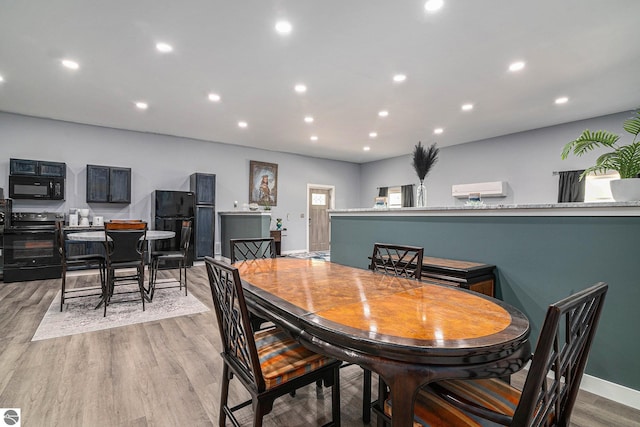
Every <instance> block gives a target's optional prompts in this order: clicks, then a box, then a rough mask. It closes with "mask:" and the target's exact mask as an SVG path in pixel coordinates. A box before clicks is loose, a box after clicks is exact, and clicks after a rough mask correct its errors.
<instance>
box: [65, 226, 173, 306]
mask: <svg viewBox="0 0 640 427" xmlns="http://www.w3.org/2000/svg"><path fill="white" fill-rule="evenodd" d="M175 235H176V233H175V232H174V231H167V230H147V235H146V237H147V242H150V241H151V240H161V239H173V238H174V237H175ZM105 236H106V234H105V232H104V230H103V231H80V232H78V233H68V234H67V239H69V240H73V241H84V242H104V241H105ZM153 286H154V284H153V283H151V284H149V287H148V288H145V297H146V300H147V301H149V302H151V297H152V296H153V291H152V287H153ZM100 304H102V302H101V303H100ZM100 304H98V307H100ZM96 308H97V307H96Z"/></svg>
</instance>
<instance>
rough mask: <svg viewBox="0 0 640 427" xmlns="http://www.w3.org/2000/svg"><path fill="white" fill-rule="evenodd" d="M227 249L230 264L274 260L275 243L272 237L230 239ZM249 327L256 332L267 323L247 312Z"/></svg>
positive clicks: (265, 320)
mask: <svg viewBox="0 0 640 427" xmlns="http://www.w3.org/2000/svg"><path fill="white" fill-rule="evenodd" d="M229 248H230V253H231V258H230V259H231V264H234V263H235V262H237V261H244V260H249V259H266V258H276V256H277V254H276V243H275V240H274V238H273V237H256V238H246V239H230V240H229ZM249 317H250V320H251V325H252V326H253V329H254V330H255V331H257V330H258V329H260V328H262V327H263V325H265V324H268V323H269V321H268V320H267V319H264V318H262V317H260V316H258V315H257V314H255V313H252V312H249Z"/></svg>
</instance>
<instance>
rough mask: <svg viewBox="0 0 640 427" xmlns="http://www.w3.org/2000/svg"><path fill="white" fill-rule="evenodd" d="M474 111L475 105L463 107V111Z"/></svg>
mask: <svg viewBox="0 0 640 427" xmlns="http://www.w3.org/2000/svg"><path fill="white" fill-rule="evenodd" d="M471 110H473V104H464V105H463V106H462V111H471Z"/></svg>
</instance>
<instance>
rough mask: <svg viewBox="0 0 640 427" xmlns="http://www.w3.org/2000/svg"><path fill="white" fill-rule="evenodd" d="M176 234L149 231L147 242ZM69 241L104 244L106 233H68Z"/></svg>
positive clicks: (165, 231) (169, 237) (168, 237)
mask: <svg viewBox="0 0 640 427" xmlns="http://www.w3.org/2000/svg"><path fill="white" fill-rule="evenodd" d="M175 235H176V233H175V232H174V231H168V230H147V240H162V239H172V238H173V237H174V236H175ZM66 236H67V239H69V240H77V241H85V242H103V241H104V240H105V232H104V230H102V231H79V232H67V233H66Z"/></svg>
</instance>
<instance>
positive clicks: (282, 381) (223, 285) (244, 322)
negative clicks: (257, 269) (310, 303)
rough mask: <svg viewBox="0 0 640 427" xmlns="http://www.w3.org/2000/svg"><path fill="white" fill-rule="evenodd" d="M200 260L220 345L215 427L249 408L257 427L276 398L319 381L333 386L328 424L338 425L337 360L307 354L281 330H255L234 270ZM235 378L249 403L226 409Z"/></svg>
mask: <svg viewBox="0 0 640 427" xmlns="http://www.w3.org/2000/svg"><path fill="white" fill-rule="evenodd" d="M204 261H205V265H206V269H207V275H208V277H209V285H210V287H211V296H212V297H213V305H214V307H215V312H216V318H217V320H218V328H219V330H220V338H221V339H222V346H223V351H222V353H221V356H222V360H223V362H224V366H223V372H222V390H221V392H220V419H219V425H220V426H224V425H225V424H226V417H229V418H230V419H231V421H232V422H233V424H234V425H235V426H238V425H239V424H238V421H237V419H236V418H235V416H234V414H233V413H234V412H235V411H236V410H238V409H241V408H244V407H245V406H248V405H250V404H251V405H252V407H253V411H254V418H253V425H254V426H256V427H260V426H262V419H263V417H264V416H265V415H267V414H268V413H270V412H271V410H272V408H273V403H274V400H275V399H277V398H278V397H280V396H283V395H285V394H290V393H291V392H293V391H295V390H297V389H299V388H301V387H303V386H306V385H309V384H312V383H314V382H318V381H323V382H324V384H325V386H331V414H332V421H331V423H329V424H327V425H335V426H339V425H340V375H339V368H340V364H341V362H340V361H337V360H334V359H331V358H329V357H325V356H322V355H320V354H316V353H313V352H312V351H310V350H307V349H306V348H305V347H303V346H302V345H301V344H300V343H298V342H297V341H296V340H294V339H292V338H291V337H290V336H289V335H288V334H287V333H286V332H285V331H284V330H283V329H281V328H279V327H273V328H270V329H263V330H260V331H257V332H254V331H253V329H252V327H251V324H250V322H249V311H248V309H247V305H246V301H245V297H244V291H243V289H242V282H241V281H240V274H239V273H238V269H237V268H235V267H233V266H231V265H229V264H226V263H224V262H220V261H216V260H215V259H213V258H211V257H205V259H204ZM276 355H277V357H274V356H276ZM233 378H237V379H238V380H239V381H240V383H242V385H243V386H244V387H245V388H246V389H247V391H248V392H249V394H250V395H251V399H249V400H248V401H246V402H243V403H240V404H238V405H236V406H233V407H229V405H228V403H227V401H228V395H229V383H230V381H231V379H233Z"/></svg>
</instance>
